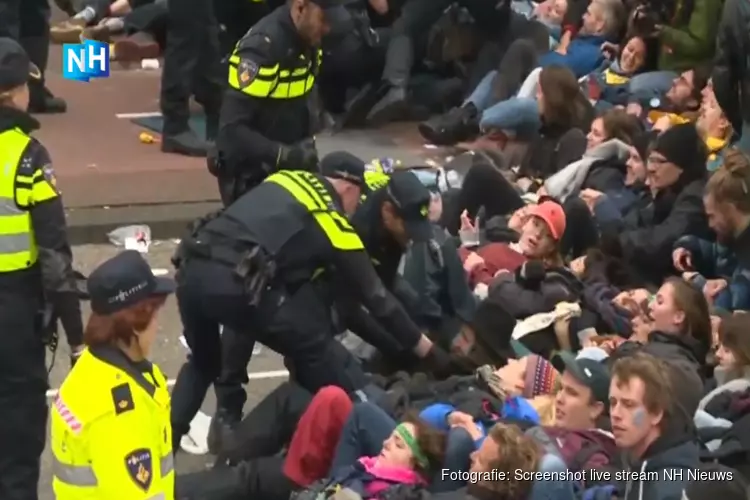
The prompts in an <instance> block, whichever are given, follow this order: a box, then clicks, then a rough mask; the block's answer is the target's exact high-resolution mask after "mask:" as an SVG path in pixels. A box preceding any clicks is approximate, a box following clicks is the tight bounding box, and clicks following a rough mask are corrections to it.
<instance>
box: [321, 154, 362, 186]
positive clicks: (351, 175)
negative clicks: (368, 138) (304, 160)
mask: <svg viewBox="0 0 750 500" xmlns="http://www.w3.org/2000/svg"><path fill="white" fill-rule="evenodd" d="M320 172H321V173H322V174H323V175H324V176H326V177H330V178H332V179H343V180H345V181H349V182H351V183H353V184H356V185H357V186H359V187H360V188H362V189H366V188H367V183H366V182H365V162H364V161H362V159H361V158H358V157H356V156H354V155H353V154H351V153H347V152H346V151H334V152H333V153H329V154H327V155H326V156H325V157H324V158H323V159H322V160H321V161H320Z"/></svg>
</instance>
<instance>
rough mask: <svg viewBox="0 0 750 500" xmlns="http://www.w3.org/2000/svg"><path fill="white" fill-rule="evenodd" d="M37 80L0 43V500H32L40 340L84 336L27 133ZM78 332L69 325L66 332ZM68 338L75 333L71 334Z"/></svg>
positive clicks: (58, 228)
mask: <svg viewBox="0 0 750 500" xmlns="http://www.w3.org/2000/svg"><path fill="white" fill-rule="evenodd" d="M30 77H31V79H33V80H38V79H39V78H41V74H40V71H39V69H38V68H36V66H34V65H33V64H32V63H31V62H30V60H29V57H28V56H27V54H26V52H25V51H24V50H23V48H22V47H21V46H20V45H19V44H18V43H17V42H15V41H14V40H12V39H9V38H0V166H2V168H3V169H4V170H2V171H0V172H2V174H0V345H2V348H1V349H0V414H2V419H0V443H2V444H1V445H0V498H2V499H4V500H6V499H7V500H34V499H36V498H37V483H38V481H39V466H40V456H41V454H42V452H43V450H44V441H45V434H46V420H47V399H46V395H45V392H46V390H47V387H48V385H47V368H46V366H45V346H44V344H45V342H46V341H49V340H50V339H49V337H50V336H51V335H50V332H51V331H52V328H53V325H52V324H51V318H53V317H56V316H60V317H62V318H63V324H65V327H66V330H68V334H73V335H76V336H77V337H78V338H79V339H82V338H83V326H82V323H81V311H80V304H79V302H78V295H77V286H76V279H75V276H74V274H73V268H72V260H73V259H72V252H71V250H70V245H69V244H68V240H67V234H66V225H65V212H64V210H63V204H62V201H61V199H60V195H59V192H58V190H57V187H56V181H55V177H54V172H53V170H52V165H51V160H50V157H49V154H48V153H47V150H46V149H45V148H44V146H42V145H41V144H40V143H39V142H38V141H37V140H35V139H33V138H32V137H30V135H29V134H30V133H31V132H32V131H34V130H36V129H37V128H39V122H38V121H36V120H35V119H34V118H32V117H31V116H30V115H29V114H27V112H26V109H27V107H28V104H29V103H28V101H29V92H28V87H27V81H29V79H30ZM76 324H77V326H75V325H76ZM72 330H76V331H72Z"/></svg>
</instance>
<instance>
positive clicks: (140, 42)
mask: <svg viewBox="0 0 750 500" xmlns="http://www.w3.org/2000/svg"><path fill="white" fill-rule="evenodd" d="M160 53H161V49H160V48H159V44H158V43H156V40H155V39H154V38H153V37H152V36H151V35H149V34H148V33H144V32H142V31H138V32H136V33H133V34H132V35H130V36H128V37H126V38H123V39H121V40H117V41H116V42H115V46H114V59H115V60H116V61H121V62H139V61H142V60H143V59H156V58H157V57H159V55H160Z"/></svg>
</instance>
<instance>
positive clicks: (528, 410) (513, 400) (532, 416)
mask: <svg viewBox="0 0 750 500" xmlns="http://www.w3.org/2000/svg"><path fill="white" fill-rule="evenodd" d="M454 411H456V407H455V406H453V405H449V404H445V403H435V404H433V405H430V406H428V407H427V408H425V409H424V410H422V412H421V413H420V414H419V417H420V418H421V419H422V420H424V421H425V422H427V423H428V424H430V425H431V426H432V427H434V428H435V429H437V430H440V431H444V432H447V431H449V430H450V425H448V415H450V414H451V413H453V412H454ZM497 417H498V418H497V419H495V420H492V419H484V420H481V421H479V420H475V423H476V424H477V426H478V427H479V429H481V431H482V437H481V438H479V439H477V440H476V441H474V446H475V447H476V448H477V449H478V448H479V447H480V446H481V445H482V441H484V438H485V437H486V436H487V431H488V430H489V428H490V427H492V425H494V424H495V422H497V421H498V420H499V419H501V418H503V419H509V420H526V421H527V422H529V423H532V424H535V425H539V414H538V413H537V412H536V410H535V409H534V407H533V406H531V404H530V403H529V402H528V401H527V400H526V399H524V398H522V397H520V396H514V397H510V398H508V399H506V400H505V402H504V403H503V407H502V408H501V409H500V411H499V412H498V415H497Z"/></svg>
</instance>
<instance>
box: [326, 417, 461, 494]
mask: <svg viewBox="0 0 750 500" xmlns="http://www.w3.org/2000/svg"><path fill="white" fill-rule="evenodd" d="M396 425H398V423H397V422H396V421H395V420H394V419H393V418H391V416H390V415H388V414H387V413H386V412H385V411H384V410H383V409H382V408H380V407H379V406H377V405H375V404H373V403H369V402H363V403H356V404H355V405H354V409H353V410H352V412H351V413H350V414H349V418H348V419H347V421H346V423H345V424H344V428H343V429H342V431H341V437H340V438H339V444H338V446H337V447H336V453H335V454H334V457H333V463H332V464H331V472H333V471H335V470H337V469H340V468H342V467H349V466H351V465H353V464H354V463H355V462H356V461H357V460H358V459H359V458H360V457H374V456H377V455H379V454H380V451H381V450H382V449H383V441H385V440H386V439H388V436H390V435H391V433H392V432H393V430H394V429H395V428H396ZM473 451H474V441H473V440H472V439H471V436H470V435H469V433H468V432H466V431H465V430H464V429H452V430H451V432H450V433H449V434H448V443H447V446H446V450H445V460H444V462H443V468H445V469H448V470H451V471H459V470H461V471H465V470H468V467H469V456H470V455H471V452H473ZM441 475H442V471H437V472H436V476H435V478H434V479H433V481H431V490H432V491H433V492H440V491H452V490H455V489H458V488H460V487H462V486H463V485H464V483H463V482H461V481H448V480H445V481H443V480H441Z"/></svg>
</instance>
